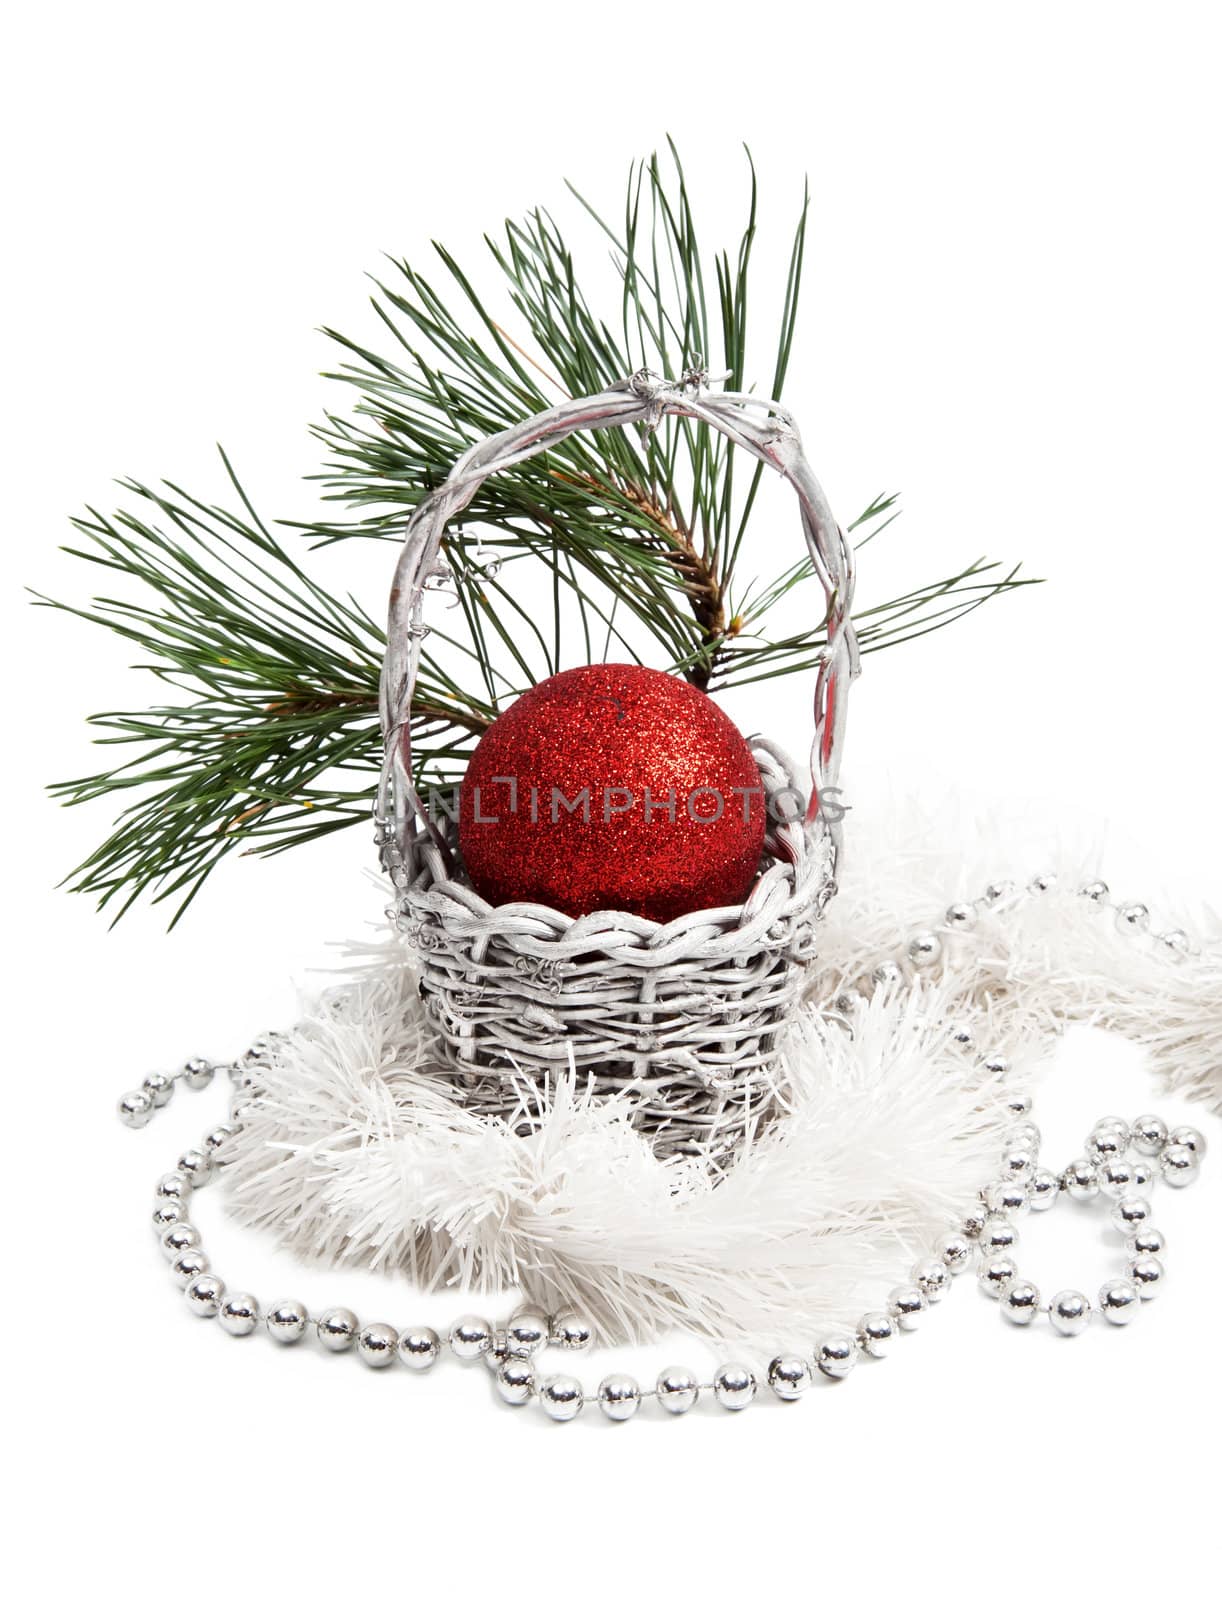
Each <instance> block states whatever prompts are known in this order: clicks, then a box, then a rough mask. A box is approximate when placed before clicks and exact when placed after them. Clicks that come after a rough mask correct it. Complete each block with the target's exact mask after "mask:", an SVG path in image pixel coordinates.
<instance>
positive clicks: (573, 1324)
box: [548, 1311, 594, 1354]
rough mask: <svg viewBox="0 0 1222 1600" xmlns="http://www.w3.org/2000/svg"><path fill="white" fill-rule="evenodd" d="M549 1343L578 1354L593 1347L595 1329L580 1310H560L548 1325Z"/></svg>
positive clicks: (559, 1348)
mask: <svg viewBox="0 0 1222 1600" xmlns="http://www.w3.org/2000/svg"><path fill="white" fill-rule="evenodd" d="M548 1343H549V1344H553V1345H555V1346H556V1348H557V1349H558V1350H568V1351H570V1352H572V1353H574V1354H576V1353H579V1352H580V1351H582V1350H589V1349H590V1348H591V1346H592V1345H593V1343H594V1329H593V1328H592V1327H591V1326H590V1324H589V1323H588V1322H587V1321H586V1319H585V1318H584V1317H583V1316H582V1315H581V1314H580V1312H577V1311H558V1312H557V1313H556V1315H555V1316H554V1317H553V1318H552V1320H551V1323H550V1325H549V1327H548Z"/></svg>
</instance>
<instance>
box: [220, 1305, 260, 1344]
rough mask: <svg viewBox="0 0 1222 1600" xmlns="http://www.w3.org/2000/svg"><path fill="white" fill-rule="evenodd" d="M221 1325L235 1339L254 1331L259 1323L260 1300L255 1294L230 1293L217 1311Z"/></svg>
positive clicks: (242, 1337)
mask: <svg viewBox="0 0 1222 1600" xmlns="http://www.w3.org/2000/svg"><path fill="white" fill-rule="evenodd" d="M217 1315H218V1318H219V1320H220V1324H221V1327H222V1328H224V1330H225V1332H226V1333H231V1334H233V1336H234V1338H235V1339H244V1338H245V1337H246V1335H247V1334H248V1333H253V1332H254V1331H255V1328H256V1327H257V1326H258V1323H259V1302H258V1301H257V1300H256V1299H255V1297H254V1295H253V1294H228V1295H226V1296H225V1298H224V1300H222V1301H221V1309H220V1311H219V1312H218V1313H217Z"/></svg>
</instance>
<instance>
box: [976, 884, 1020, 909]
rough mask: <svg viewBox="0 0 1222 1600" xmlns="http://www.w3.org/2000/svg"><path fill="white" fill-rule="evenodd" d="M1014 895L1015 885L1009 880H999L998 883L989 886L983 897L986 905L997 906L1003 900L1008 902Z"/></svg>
mask: <svg viewBox="0 0 1222 1600" xmlns="http://www.w3.org/2000/svg"><path fill="white" fill-rule="evenodd" d="M1013 893H1014V885H1013V884H1012V883H1011V882H1010V880H1009V879H1008V878H999V879H998V880H997V882H996V883H991V884H989V886H988V888H987V889H986V890H985V891H984V894H983V896H982V898H983V900H984V902H985V904H986V905H990V906H995V905H997V904H998V903H999V902H1000V901H1002V900H1007V899H1009V897H1010V896H1011V895H1012V894H1013Z"/></svg>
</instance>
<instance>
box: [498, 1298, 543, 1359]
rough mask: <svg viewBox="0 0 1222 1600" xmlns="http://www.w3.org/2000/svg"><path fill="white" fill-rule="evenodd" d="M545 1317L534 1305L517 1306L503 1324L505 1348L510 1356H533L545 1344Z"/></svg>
mask: <svg viewBox="0 0 1222 1600" xmlns="http://www.w3.org/2000/svg"><path fill="white" fill-rule="evenodd" d="M547 1338H548V1323H547V1318H546V1317H545V1316H544V1315H543V1313H542V1311H539V1310H538V1309H537V1308H536V1307H534V1306H519V1307H518V1309H517V1310H516V1311H515V1312H514V1314H513V1315H512V1316H511V1317H510V1318H509V1320H508V1321H507V1322H506V1324H505V1348H506V1350H508V1352H509V1354H510V1355H511V1356H534V1355H537V1354H538V1352H539V1351H540V1350H542V1349H544V1348H545V1347H546V1345H547Z"/></svg>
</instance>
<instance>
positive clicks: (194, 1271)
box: [170, 1250, 211, 1283]
mask: <svg viewBox="0 0 1222 1600" xmlns="http://www.w3.org/2000/svg"><path fill="white" fill-rule="evenodd" d="M210 1266H211V1262H210V1261H209V1260H208V1257H207V1256H206V1255H205V1254H204V1252H203V1251H202V1250H184V1251H183V1252H182V1254H181V1255H177V1256H175V1257H174V1259H173V1260H172V1261H171V1262H170V1272H171V1273H172V1274H173V1276H174V1277H175V1278H177V1279H178V1280H179V1282H180V1283H189V1282H190V1281H191V1279H192V1278H198V1277H200V1276H201V1275H202V1274H203V1273H205V1272H207V1271H208V1269H209V1267H210Z"/></svg>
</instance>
